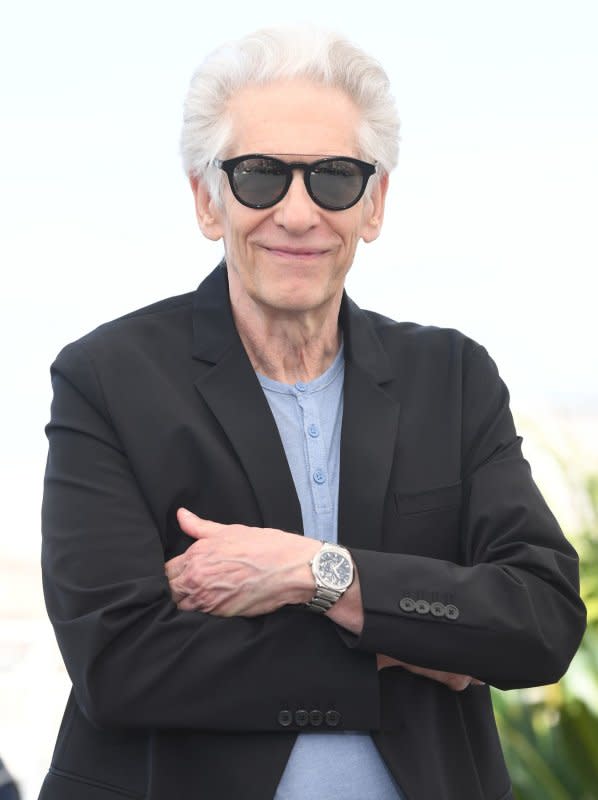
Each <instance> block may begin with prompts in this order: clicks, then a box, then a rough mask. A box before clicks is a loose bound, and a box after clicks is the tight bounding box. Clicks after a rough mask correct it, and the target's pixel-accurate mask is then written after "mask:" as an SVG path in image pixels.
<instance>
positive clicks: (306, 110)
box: [227, 80, 361, 157]
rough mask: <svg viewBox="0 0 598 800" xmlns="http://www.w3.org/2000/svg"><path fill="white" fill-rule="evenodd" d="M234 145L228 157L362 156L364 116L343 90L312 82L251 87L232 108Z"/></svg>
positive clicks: (298, 81)
mask: <svg viewBox="0 0 598 800" xmlns="http://www.w3.org/2000/svg"><path fill="white" fill-rule="evenodd" d="M228 112H229V115H230V120H231V124H232V142H231V147H230V148H229V151H228V153H227V155H228V156H229V157H233V156H236V155H242V154H243V153H271V154H277V153H297V154H299V153H301V154H306V155H322V156H326V155H351V156H358V155H359V152H358V147H357V133H358V129H359V124H360V121H361V116H360V113H359V110H358V108H357V106H356V105H355V103H354V102H353V101H352V100H351V98H350V97H349V96H348V95H347V94H346V93H345V92H343V91H342V90H340V89H334V88H331V87H328V86H318V85H317V84H313V83H311V82H309V81H304V80H292V81H280V82H277V83H272V84H269V85H267V86H248V87H245V88H244V89H242V90H240V91H239V92H237V93H236V94H235V95H234V96H233V97H232V99H231V100H230V102H229V104H228Z"/></svg>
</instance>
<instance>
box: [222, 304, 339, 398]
mask: <svg viewBox="0 0 598 800" xmlns="http://www.w3.org/2000/svg"><path fill="white" fill-rule="evenodd" d="M231 304H232V309H233V317H234V320H235V325H236V327H237V330H238V332H239V336H240V337H241V341H242V342H243V346H244V347H245V350H246V351H247V354H248V356H249V359H250V361H251V364H252V366H253V368H254V369H255V371H256V372H259V373H261V374H262V375H266V376H267V377H268V378H272V379H273V380H276V381H280V382H281V383H295V382H297V381H303V382H304V383H307V382H309V381H312V380H314V379H315V378H317V377H318V376H319V375H321V374H322V373H323V372H325V371H326V370H327V369H328V367H329V366H330V365H331V364H332V362H333V361H334V359H335V357H336V354H337V353H338V350H339V347H340V342H341V336H340V329H339V325H338V312H339V308H340V297H339V298H338V301H337V302H335V303H334V305H333V306H332V307H330V308H326V309H310V310H309V311H305V312H297V311H289V312H285V311H278V310H277V311H272V310H270V309H264V308H261V307H259V306H256V305H255V304H251V301H250V302H249V303H242V302H241V303H239V302H235V299H234V298H233V297H231Z"/></svg>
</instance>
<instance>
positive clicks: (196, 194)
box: [189, 177, 223, 242]
mask: <svg viewBox="0 0 598 800" xmlns="http://www.w3.org/2000/svg"><path fill="white" fill-rule="evenodd" d="M189 182H190V184H191V191H192V192H193V198H194V200H195V216H196V217H197V222H198V223H199V228H200V230H201V232H202V233H203V235H204V236H205V237H206V239H211V240H212V241H213V242H217V241H218V240H219V239H222V236H223V226H222V211H221V210H220V209H219V208H218V206H217V205H216V203H215V202H214V200H213V198H212V196H211V195H210V193H209V191H208V189H207V188H206V186H205V184H204V183H203V181H202V180H201V179H200V178H196V177H191V178H190V179H189Z"/></svg>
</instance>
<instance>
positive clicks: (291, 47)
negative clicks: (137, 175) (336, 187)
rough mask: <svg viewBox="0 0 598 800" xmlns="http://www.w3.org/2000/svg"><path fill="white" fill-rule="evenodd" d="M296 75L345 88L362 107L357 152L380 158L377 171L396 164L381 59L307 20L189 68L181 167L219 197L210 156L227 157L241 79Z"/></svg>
mask: <svg viewBox="0 0 598 800" xmlns="http://www.w3.org/2000/svg"><path fill="white" fill-rule="evenodd" d="M295 78H299V79H307V80H310V81H313V82H314V83H315V84H318V85H322V86H326V87H331V88H335V89H340V90H342V91H344V92H345V93H346V94H347V95H348V96H349V97H350V98H351V100H352V101H353V102H354V103H355V105H356V106H357V108H358V109H359V111H360V112H361V124H360V127H359V130H358V131H357V142H358V148H359V156H360V157H361V158H362V159H364V160H365V161H371V162H377V163H378V170H377V177H378V178H379V177H380V176H381V175H382V174H385V173H386V174H387V173H389V172H390V171H391V170H392V169H393V168H394V167H395V166H396V163H397V158H398V149H399V146H398V141H399V119H398V115H397V110H396V105H395V101H394V98H393V96H392V94H391V93H390V83H389V80H388V76H387V75H386V73H385V71H384V70H383V69H382V67H381V66H380V64H379V63H378V62H377V61H376V60H375V59H374V58H372V57H371V56H369V55H368V54H367V53H365V52H364V51H363V50H361V49H360V48H358V47H357V46H356V45H354V44H353V43H352V42H350V41H348V40H347V39H344V38H343V37H341V36H339V35H338V34H336V33H333V32H331V31H327V30H323V29H321V28H316V27H314V26H311V25H295V26H291V27H287V26H285V27H276V28H264V29H262V30H258V31H256V32H255V33H251V34H249V35H247V36H244V37H243V38H242V39H238V40H237V41H233V42H229V43H227V44H224V45H222V46H221V47H219V48H218V49H217V50H215V51H214V52H213V53H212V54H211V55H209V56H208V57H207V58H206V60H205V61H204V62H203V63H202V64H201V65H200V67H199V68H198V69H197V71H196V72H195V74H194V75H193V77H192V79H191V85H190V86H189V91H188V93H187V98H186V100H185V107H184V117H183V129H182V134H181V153H182V157H183V166H184V168H185V171H186V173H187V175H188V176H189V177H194V178H200V179H201V180H203V181H204V183H205V184H206V186H207V188H208V190H209V191H210V194H211V195H212V197H214V198H215V200H216V201H217V202H218V201H219V199H220V187H221V185H222V181H221V178H222V175H223V174H222V172H221V170H218V169H216V167H215V166H214V165H213V161H214V159H215V158H222V157H223V156H224V157H226V150H227V148H228V147H230V145H231V136H232V124H231V120H230V116H229V114H228V113H227V111H228V108H227V107H228V103H229V101H230V99H231V97H232V96H233V95H234V94H235V93H236V92H238V91H239V90H241V89H243V88H245V87H246V86H250V85H254V86H256V85H257V86H260V85H262V86H263V85H266V84H270V83H274V82H275V81H278V80H285V79H286V80H289V79H295ZM370 184H371V181H370Z"/></svg>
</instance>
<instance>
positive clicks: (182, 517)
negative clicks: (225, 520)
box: [176, 508, 216, 539]
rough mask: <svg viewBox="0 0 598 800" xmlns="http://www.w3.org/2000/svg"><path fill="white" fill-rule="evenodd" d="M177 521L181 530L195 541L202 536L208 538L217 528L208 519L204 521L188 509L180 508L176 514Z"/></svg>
mask: <svg viewBox="0 0 598 800" xmlns="http://www.w3.org/2000/svg"><path fill="white" fill-rule="evenodd" d="M176 517H177V521H178V523H179V527H180V529H181V530H182V531H183V533H186V534H187V535H188V536H193V538H194V539H200V538H201V537H202V536H207V535H208V534H209V533H210V530H211V529H212V528H213V527H215V526H216V523H215V522H210V520H208V519H202V518H201V517H198V516H197V514H194V513H193V512H192V511H189V510H188V509H186V508H179V509H178V511H177V512H176Z"/></svg>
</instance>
